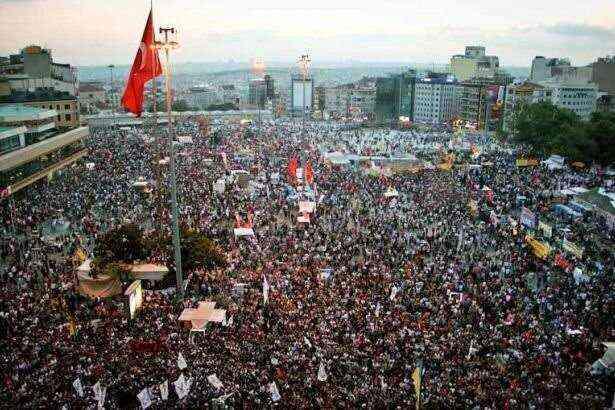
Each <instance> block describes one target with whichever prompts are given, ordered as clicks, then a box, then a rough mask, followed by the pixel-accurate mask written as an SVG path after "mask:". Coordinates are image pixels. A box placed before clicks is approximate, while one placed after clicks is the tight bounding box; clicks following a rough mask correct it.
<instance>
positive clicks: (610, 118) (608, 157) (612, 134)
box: [587, 112, 615, 165]
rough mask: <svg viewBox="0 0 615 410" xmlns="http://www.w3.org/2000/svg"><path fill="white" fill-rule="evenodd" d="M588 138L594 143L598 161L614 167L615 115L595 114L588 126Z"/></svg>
mask: <svg viewBox="0 0 615 410" xmlns="http://www.w3.org/2000/svg"><path fill="white" fill-rule="evenodd" d="M587 137H588V138H589V139H591V140H592V141H593V143H594V146H593V149H594V150H595V159H596V161H597V162H598V163H600V164H602V165H612V164H613V162H614V161H615V113H613V112H597V113H594V114H593V115H592V118H591V119H590V121H589V123H588V124H587Z"/></svg>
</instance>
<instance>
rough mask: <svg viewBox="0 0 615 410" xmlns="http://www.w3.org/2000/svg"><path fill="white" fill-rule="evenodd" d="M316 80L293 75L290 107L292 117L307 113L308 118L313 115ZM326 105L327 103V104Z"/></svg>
mask: <svg viewBox="0 0 615 410" xmlns="http://www.w3.org/2000/svg"><path fill="white" fill-rule="evenodd" d="M313 95H314V79H313V78H311V77H308V78H305V79H304V78H303V77H302V76H300V75H293V76H291V79H290V107H289V112H290V113H291V115H296V116H301V115H303V113H304V112H305V113H306V114H307V115H308V116H309V115H311V113H312V109H313V107H312V105H313V103H314V99H313ZM325 104H326V103H325Z"/></svg>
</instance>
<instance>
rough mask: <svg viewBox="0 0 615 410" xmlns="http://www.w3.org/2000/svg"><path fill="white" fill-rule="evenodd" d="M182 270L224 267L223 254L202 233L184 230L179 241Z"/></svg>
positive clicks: (224, 259)
mask: <svg viewBox="0 0 615 410" xmlns="http://www.w3.org/2000/svg"><path fill="white" fill-rule="evenodd" d="M181 253H182V269H184V270H185V271H187V272H189V271H192V270H195V269H213V268H215V267H218V266H224V265H226V258H225V256H224V254H223V253H222V252H221V251H220V250H219V249H218V247H217V246H216V244H215V243H214V242H213V241H212V240H210V239H209V238H207V237H206V236H205V235H204V234H203V233H201V232H198V231H195V230H184V232H183V233H182V239H181Z"/></svg>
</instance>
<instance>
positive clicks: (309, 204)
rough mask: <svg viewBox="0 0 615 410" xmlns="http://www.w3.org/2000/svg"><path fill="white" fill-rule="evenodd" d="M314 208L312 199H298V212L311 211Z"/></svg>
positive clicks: (314, 204)
mask: <svg viewBox="0 0 615 410" xmlns="http://www.w3.org/2000/svg"><path fill="white" fill-rule="evenodd" d="M315 209H316V202H313V201H299V213H301V214H304V213H312V212H314V210H315Z"/></svg>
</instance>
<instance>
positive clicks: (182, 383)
mask: <svg viewBox="0 0 615 410" xmlns="http://www.w3.org/2000/svg"><path fill="white" fill-rule="evenodd" d="M173 384H174V385H175V392H176V393H177V397H179V399H180V400H182V399H183V398H184V397H186V396H187V395H188V393H190V387H192V377H191V378H189V379H188V380H186V378H185V377H184V374H183V373H182V374H180V375H179V378H178V379H177V380H175V381H174V382H173Z"/></svg>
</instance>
